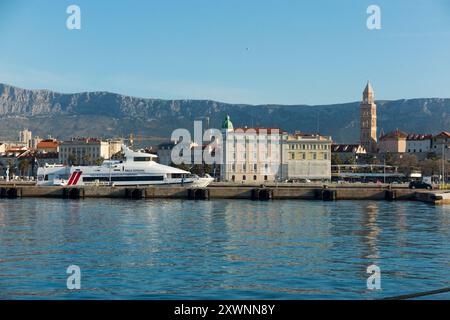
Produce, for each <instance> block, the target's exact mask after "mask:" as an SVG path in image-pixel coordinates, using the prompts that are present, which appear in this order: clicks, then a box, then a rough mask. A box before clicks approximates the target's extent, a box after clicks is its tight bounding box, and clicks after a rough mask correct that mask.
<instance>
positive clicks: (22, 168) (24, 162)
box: [19, 159, 30, 176]
mask: <svg viewBox="0 0 450 320" xmlns="http://www.w3.org/2000/svg"><path fill="white" fill-rule="evenodd" d="M29 168H30V161H28V159H21V160H20V161H19V172H20V175H21V176H24V175H26V173H28V169H29Z"/></svg>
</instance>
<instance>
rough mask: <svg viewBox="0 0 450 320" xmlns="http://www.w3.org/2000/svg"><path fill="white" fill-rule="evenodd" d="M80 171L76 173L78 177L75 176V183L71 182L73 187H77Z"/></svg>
mask: <svg viewBox="0 0 450 320" xmlns="http://www.w3.org/2000/svg"><path fill="white" fill-rule="evenodd" d="M81 173H82V172H81V171H80V172H78V175H77V177H76V178H75V181H74V182H73V185H74V186H76V185H77V183H78V180H79V179H80V177H81Z"/></svg>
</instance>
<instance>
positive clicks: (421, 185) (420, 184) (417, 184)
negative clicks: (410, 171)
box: [409, 181, 433, 190]
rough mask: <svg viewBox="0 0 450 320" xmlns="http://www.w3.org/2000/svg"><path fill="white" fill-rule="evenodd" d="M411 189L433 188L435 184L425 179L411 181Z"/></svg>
mask: <svg viewBox="0 0 450 320" xmlns="http://www.w3.org/2000/svg"><path fill="white" fill-rule="evenodd" d="M409 188H410V189H428V190H431V189H433V185H432V184H430V183H427V182H424V181H411V182H410V183H409Z"/></svg>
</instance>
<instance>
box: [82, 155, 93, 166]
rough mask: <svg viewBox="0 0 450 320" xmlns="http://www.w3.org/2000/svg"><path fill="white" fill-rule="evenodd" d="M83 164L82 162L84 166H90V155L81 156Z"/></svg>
mask: <svg viewBox="0 0 450 320" xmlns="http://www.w3.org/2000/svg"><path fill="white" fill-rule="evenodd" d="M83 162H84V164H90V162H91V155H90V154H89V153H86V154H85V155H84V156H83Z"/></svg>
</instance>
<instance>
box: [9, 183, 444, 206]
mask: <svg viewBox="0 0 450 320" xmlns="http://www.w3.org/2000/svg"><path fill="white" fill-rule="evenodd" d="M18 197H53V198H65V199H83V198H124V199H144V198H148V199H152V198H168V199H189V200H209V199H252V200H257V201H261V200H282V199H299V200H321V201H337V200H388V201H396V200H418V201H423V202H427V203H432V204H450V191H418V190H412V189H408V188H405V187H397V188H392V186H373V185H372V186H363V185H359V186H348V185H345V186H340V185H311V186H292V185H283V186H256V185H255V186H252V185H249V186H247V185H224V184H218V185H212V186H210V187H208V188H188V187H180V186H176V187H175V186H160V187H142V186H135V187H132V186H128V187H110V186H85V187H62V186H61V187H60V186H52V187H37V186H30V185H6V184H3V185H1V186H0V198H18Z"/></svg>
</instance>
